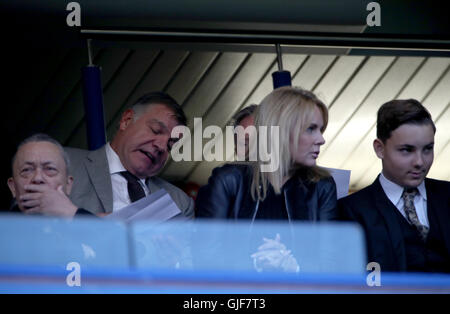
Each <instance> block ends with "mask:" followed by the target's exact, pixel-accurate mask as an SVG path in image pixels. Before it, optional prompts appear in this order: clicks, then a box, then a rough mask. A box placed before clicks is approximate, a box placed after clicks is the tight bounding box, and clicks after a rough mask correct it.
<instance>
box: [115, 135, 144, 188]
mask: <svg viewBox="0 0 450 314" xmlns="http://www.w3.org/2000/svg"><path fill="white" fill-rule="evenodd" d="M106 159H108V166H109V174H110V175H113V174H120V172H122V171H127V169H125V167H124V166H123V165H122V162H121V161H120V158H119V155H117V153H116V152H115V151H114V149H113V148H112V147H111V145H110V143H109V142H108V143H106ZM120 176H121V177H122V175H120ZM124 179H125V178H124ZM125 180H126V179H125ZM139 181H141V183H142V185H143V186H144V187H146V184H145V179H139ZM145 191H146V192H148V191H147V189H145ZM146 194H148V193H146Z"/></svg>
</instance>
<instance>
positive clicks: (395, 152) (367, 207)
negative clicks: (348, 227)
mask: <svg viewBox="0 0 450 314" xmlns="http://www.w3.org/2000/svg"><path fill="white" fill-rule="evenodd" d="M435 132H436V128H435V125H434V123H433V121H432V118H431V115H430V113H429V112H428V111H427V109H426V108H425V107H424V106H423V105H422V104H420V103H419V102H418V101H417V100H414V99H408V100H392V101H390V102H387V103H385V104H384V105H382V106H381V108H380V109H379V110H378V117H377V139H375V140H374V142H373V147H374V149H375V153H376V155H377V156H378V158H380V159H381V162H382V172H381V173H380V175H379V176H378V177H377V179H376V180H375V181H374V182H373V183H372V184H371V185H370V186H368V187H366V188H364V189H362V190H361V191H359V192H356V193H354V194H352V195H350V196H348V197H345V198H343V199H341V200H340V201H339V203H338V204H339V209H340V212H341V215H342V216H343V218H344V220H352V221H356V222H358V223H359V224H360V225H361V226H362V227H363V229H364V231H365V234H366V240H367V253H368V262H377V263H379V264H380V266H381V270H382V271H411V272H450V182H446V181H439V180H433V179H428V178H426V175H427V174H428V171H429V170H430V167H431V165H432V163H433V158H434V151H433V148H434V134H435Z"/></svg>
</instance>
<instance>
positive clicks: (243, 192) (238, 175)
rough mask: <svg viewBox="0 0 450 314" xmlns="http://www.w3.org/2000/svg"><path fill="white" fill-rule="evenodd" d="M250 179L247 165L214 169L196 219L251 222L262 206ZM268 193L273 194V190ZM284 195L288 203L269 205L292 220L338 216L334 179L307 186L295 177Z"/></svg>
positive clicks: (198, 202)
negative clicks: (254, 192) (241, 219)
mask: <svg viewBox="0 0 450 314" xmlns="http://www.w3.org/2000/svg"><path fill="white" fill-rule="evenodd" d="M251 177H252V176H251V168H250V166H247V165H242V164H226V165H224V166H222V167H219V168H215V169H214V170H213V173H212V175H211V177H210V178H209V180H208V184H207V185H206V186H203V187H202V188H201V189H200V191H199V193H198V196H197V200H196V210H197V211H196V216H197V217H205V218H222V219H227V218H229V219H240V218H244V219H251V218H252V217H253V216H254V214H255V212H256V211H257V210H258V206H260V205H261V204H260V202H255V201H254V200H253V199H252V197H251V193H250V186H251ZM267 193H272V194H274V192H273V191H272V190H269V191H268V192H267ZM282 194H283V197H282V198H284V202H285V204H282V203H280V202H279V201H278V202H275V203H270V205H268V206H269V207H271V208H273V209H275V210H277V209H279V210H280V211H281V210H282V211H287V215H288V217H287V218H288V219H289V220H308V221H326V220H336V219H337V217H338V213H337V207H336V184H335V182H334V180H333V178H332V177H331V176H330V177H328V178H324V179H322V180H320V181H319V182H317V183H305V182H303V181H302V180H301V179H300V178H299V177H297V176H293V177H292V178H291V179H290V180H288V181H287V182H286V184H285V186H283V189H282ZM263 202H269V201H268V200H267V199H265V200H264V201H263ZM266 207H267V206H266ZM285 208H286V209H285Z"/></svg>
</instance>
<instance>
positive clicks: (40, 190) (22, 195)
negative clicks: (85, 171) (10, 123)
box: [7, 133, 86, 217]
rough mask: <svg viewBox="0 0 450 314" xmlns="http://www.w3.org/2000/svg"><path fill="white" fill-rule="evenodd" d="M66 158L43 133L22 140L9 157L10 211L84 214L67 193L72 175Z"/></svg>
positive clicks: (69, 215)
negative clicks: (10, 167) (10, 174)
mask: <svg viewBox="0 0 450 314" xmlns="http://www.w3.org/2000/svg"><path fill="white" fill-rule="evenodd" d="M69 167H70V161H69V157H68V156H67V153H66V152H65V151H64V148H63V147H62V146H61V144H60V143H59V142H58V141H56V140H55V139H53V138H52V137H50V136H49V135H47V134H43V133H38V134H34V135H32V136H30V137H28V138H26V139H25V140H23V141H22V142H21V143H20V144H19V145H18V147H17V151H16V153H15V155H14V157H13V159H12V177H11V178H9V179H8V182H7V183H8V187H9V189H10V191H11V194H12V196H13V198H14V202H13V205H12V208H11V209H10V210H11V211H13V212H22V213H24V214H43V215H48V216H61V217H73V216H74V215H75V214H77V213H78V214H80V213H86V211H85V210H83V209H80V208H78V207H77V206H75V205H74V204H73V203H72V202H71V201H70V199H69V197H68V195H70V192H71V190H72V185H73V177H72V176H71V175H70V172H69Z"/></svg>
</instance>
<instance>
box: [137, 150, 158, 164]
mask: <svg viewBox="0 0 450 314" xmlns="http://www.w3.org/2000/svg"><path fill="white" fill-rule="evenodd" d="M139 151H140V152H141V153H142V154H144V155H145V156H147V158H148V159H150V161H151V162H152V163H155V161H156V159H155V157H153V155H152V154H150V153H149V152H146V151H144V150H142V149H140V150H139Z"/></svg>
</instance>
